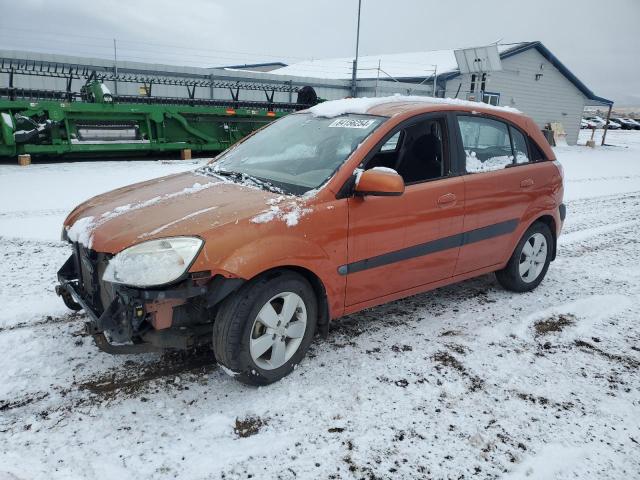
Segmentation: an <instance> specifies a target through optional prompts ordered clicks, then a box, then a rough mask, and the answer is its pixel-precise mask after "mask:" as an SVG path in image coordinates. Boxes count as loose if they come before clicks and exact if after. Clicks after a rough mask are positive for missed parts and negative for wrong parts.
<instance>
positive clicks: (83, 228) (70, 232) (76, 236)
mask: <svg viewBox="0 0 640 480" xmlns="http://www.w3.org/2000/svg"><path fill="white" fill-rule="evenodd" d="M221 183H225V182H224V181H213V182H208V183H200V182H195V183H194V184H193V185H191V186H190V187H186V188H183V189H182V190H179V191H177V192H172V193H167V194H164V195H159V196H156V197H153V198H151V199H149V200H144V201H140V202H136V203H127V204H125V205H121V206H119V207H116V208H114V209H113V210H109V211H107V212H104V213H103V214H102V215H100V216H99V217H97V218H96V217H94V216H88V217H82V218H79V219H78V220H76V221H75V222H74V223H73V225H71V226H67V227H66V230H67V237H68V238H69V240H71V241H72V242H78V243H80V244H82V245H84V246H85V247H87V248H91V247H92V245H93V231H94V230H95V229H96V228H97V227H99V226H100V225H102V224H104V223H106V222H108V221H109V220H112V219H114V218H116V217H119V216H120V215H124V214H125V213H128V212H131V211H135V210H140V209H142V208H146V207H149V206H151V205H154V204H157V203H160V202H164V201H168V200H172V199H175V198H176V197H180V196H183V195H189V194H192V193H196V192H199V191H201V190H205V189H207V188H211V187H213V186H215V185H219V184H221ZM208 210H211V209H203V210H201V211H198V212H195V213H194V214H191V215H187V216H185V217H183V218H181V219H180V220H176V221H173V222H169V223H168V224H165V225H163V226H161V227H158V228H157V229H156V230H154V231H153V232H150V233H149V234H148V235H152V234H154V233H157V232H160V231H161V230H164V229H165V228H168V227H169V226H171V225H173V224H175V223H177V222H178V221H181V220H184V219H187V218H191V217H193V216H195V215H196V214H200V213H203V212H204V211H208Z"/></svg>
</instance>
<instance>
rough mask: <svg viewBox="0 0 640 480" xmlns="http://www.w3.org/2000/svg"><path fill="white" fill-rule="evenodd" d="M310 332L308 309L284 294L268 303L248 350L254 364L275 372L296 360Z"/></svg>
mask: <svg viewBox="0 0 640 480" xmlns="http://www.w3.org/2000/svg"><path fill="white" fill-rule="evenodd" d="M306 329H307V309H306V307H305V304H304V301H303V300H302V298H301V297H300V296H299V295H298V294H296V293H293V292H282V293H279V294H278V295H275V296H274V297H272V298H271V299H270V300H269V301H268V302H267V303H265V304H264V305H263V306H262V308H261V309H260V311H259V312H258V315H257V316H256V318H255V320H254V321H253V326H252V328H251V338H250V345H249V349H250V352H251V358H252V359H253V361H254V362H255V364H256V365H257V366H258V367H260V368H262V369H264V370H274V369H276V368H278V367H281V366H282V365H284V364H285V363H286V362H287V361H288V360H290V359H291V357H293V355H294V354H295V353H296V351H297V350H298V348H299V347H300V343H302V338H303V337H304V334H305V332H306Z"/></svg>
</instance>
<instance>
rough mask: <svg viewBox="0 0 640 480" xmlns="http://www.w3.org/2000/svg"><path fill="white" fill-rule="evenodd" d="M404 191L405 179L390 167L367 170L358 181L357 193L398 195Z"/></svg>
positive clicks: (381, 195) (385, 195) (380, 195)
mask: <svg viewBox="0 0 640 480" xmlns="http://www.w3.org/2000/svg"><path fill="white" fill-rule="evenodd" d="M403 193H404V180H403V179H402V177H401V176H400V175H398V173H397V172H396V171H395V170H392V169H390V168H380V167H376V168H372V169H371V170H365V171H364V172H362V174H361V175H360V178H359V179H358V180H357V181H356V195H361V196H364V195H373V196H378V197H397V196H398V195H402V194H403Z"/></svg>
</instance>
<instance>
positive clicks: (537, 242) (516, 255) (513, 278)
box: [496, 222, 555, 292]
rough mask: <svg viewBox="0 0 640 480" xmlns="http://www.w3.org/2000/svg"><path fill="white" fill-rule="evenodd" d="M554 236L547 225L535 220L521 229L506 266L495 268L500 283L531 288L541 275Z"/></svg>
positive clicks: (511, 287)
mask: <svg viewBox="0 0 640 480" xmlns="http://www.w3.org/2000/svg"><path fill="white" fill-rule="evenodd" d="M554 242H555V239H554V236H553V235H552V233H551V230H550V229H549V227H548V226H547V225H546V224H544V223H542V222H535V223H534V224H533V225H531V226H530V227H529V229H528V230H527V231H526V232H525V233H524V235H523V236H522V238H521V239H520V241H519V242H518V245H517V246H516V248H515V250H514V251H513V254H512V255H511V258H510V259H509V262H508V263H507V266H506V267H505V268H503V269H502V270H498V271H497V272H496V278H497V279H498V282H499V283H500V285H502V286H503V287H504V288H505V289H507V290H511V291H513V292H530V291H531V290H533V289H534V288H536V287H537V286H538V285H540V282H542V280H543V279H544V277H545V275H546V274H547V270H548V269H549V264H550V263H551V256H552V254H553V249H554V247H555V245H554Z"/></svg>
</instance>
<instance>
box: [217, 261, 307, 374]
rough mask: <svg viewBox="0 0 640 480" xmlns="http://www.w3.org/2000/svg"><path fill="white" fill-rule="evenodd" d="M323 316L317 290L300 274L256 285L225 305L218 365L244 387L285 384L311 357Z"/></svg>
mask: <svg viewBox="0 0 640 480" xmlns="http://www.w3.org/2000/svg"><path fill="white" fill-rule="evenodd" d="M317 311H318V310H317V300H316V297H315V294H314V292H313V288H312V287H311V285H309V282H307V280H306V279H304V278H303V277H302V276H300V275H298V274H297V273H294V272H282V273H281V274H278V275H275V276H267V277H262V278H258V279H256V280H253V281H251V282H249V283H248V284H247V285H245V286H243V287H242V288H241V289H240V290H239V291H238V292H236V293H235V294H234V295H233V296H232V297H231V298H228V299H227V300H225V302H224V304H223V305H222V307H221V309H220V311H219V313H218V315H217V317H216V320H215V323H214V326H213V345H214V352H215V355H216V360H217V361H218V363H220V364H221V365H223V366H224V367H226V371H227V373H230V374H231V375H233V376H235V378H237V379H238V380H240V381H241V382H244V383H248V384H251V385H267V384H269V383H272V382H275V381H277V380H280V379H281V378H283V377H285V376H286V375H288V374H289V373H291V371H292V370H293V369H294V368H295V366H296V365H297V364H298V363H299V362H300V361H301V360H302V358H303V357H304V355H305V354H306V352H307V349H308V348H309V345H310V344H311V340H312V339H313V334H314V332H315V328H316V319H317V315H318V314H317Z"/></svg>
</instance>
